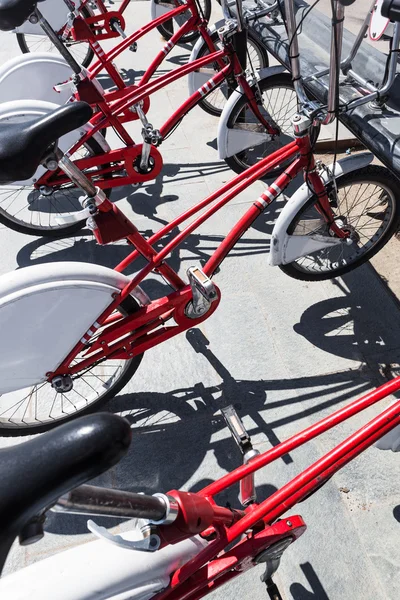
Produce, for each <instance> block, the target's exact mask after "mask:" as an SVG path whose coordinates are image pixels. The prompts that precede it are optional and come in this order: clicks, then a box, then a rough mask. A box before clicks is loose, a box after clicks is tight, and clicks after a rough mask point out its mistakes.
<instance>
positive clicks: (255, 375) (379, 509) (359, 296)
mask: <svg viewBox="0 0 400 600" xmlns="http://www.w3.org/2000/svg"><path fill="white" fill-rule="evenodd" d="M321 4H322V2H321ZM357 4H358V5H365V3H364V4H363V3H362V2H358V3H357V2H356V5H357ZM354 10H356V9H355V8H354ZM360 12H361V9H360ZM214 14H215V17H216V18H215V20H217V18H219V13H218V6H217V5H216V8H215V11H214ZM149 19H150V15H149V4H148V3H147V2H141V1H139V2H132V4H131V5H130V7H129V10H128V12H127V22H128V27H127V31H128V32H131V31H133V30H134V29H136V28H137V27H138V26H139V25H141V24H144V23H146V22H147V21H148V20H149ZM161 44H162V41H161V40H160V36H159V34H158V33H157V32H155V33H152V34H150V35H148V36H147V37H146V38H145V39H144V40H143V41H142V42H141V43H140V44H139V49H138V52H137V53H136V54H132V53H130V52H126V53H125V54H124V55H123V56H121V57H120V58H119V59H118V60H117V64H118V66H119V67H120V68H123V69H125V70H126V76H127V77H129V79H130V80H131V81H134V80H135V78H136V79H137V77H138V74H139V73H140V72H141V71H142V69H143V67H144V66H145V65H148V64H149V63H150V61H151V58H152V57H153V56H154V55H155V53H156V51H157V50H158V48H160V46H161ZM104 45H105V47H110V44H107V45H106V44H104ZM189 51H190V48H178V49H176V50H175V51H174V52H173V53H172V54H171V55H170V57H169V58H168V59H167V60H166V62H165V65H163V66H162V69H166V70H170V69H172V68H174V67H176V66H177V65H178V64H181V63H182V62H184V61H185V60H186V59H187V55H188V52H189ZM18 52H19V50H18V47H17V45H16V43H15V39H14V37H13V36H12V35H11V34H1V35H0V59H1V60H6V59H8V58H11V57H13V56H16V55H17V54H18ZM186 97H187V87H186V81H185V80H184V79H182V80H180V81H178V82H177V83H175V84H173V85H171V86H170V87H168V88H167V89H165V90H163V91H161V92H159V93H158V94H156V95H155V96H154V98H153V99H152V104H151V109H150V112H149V118H150V120H151V122H152V123H153V124H154V125H155V126H159V125H161V124H162V122H163V121H164V120H165V118H166V117H167V116H169V115H170V114H171V111H172V110H173V108H174V107H177V106H178V105H179V103H180V102H182V101H183V100H184V99H185V98H186ZM135 131H137V130H135ZM216 131H217V120H216V119H215V118H213V117H211V116H208V115H206V114H205V113H204V112H203V111H202V110H201V109H199V108H196V109H194V110H193V111H192V113H191V114H190V115H188V116H187V117H186V118H185V119H184V121H183V122H182V124H181V125H180V127H179V128H178V129H177V130H176V131H175V132H174V134H173V135H172V136H171V137H170V138H169V139H168V140H167V141H166V142H165V144H163V146H162V148H161V152H162V155H163V158H164V163H165V166H164V170H163V172H162V175H161V176H160V177H158V178H157V180H156V181H155V182H151V183H150V184H149V185H146V186H143V187H142V188H139V189H136V190H135V189H131V188H129V189H128V188H124V189H121V190H118V191H117V192H116V194H115V195H114V196H113V199H114V200H117V201H118V203H119V206H120V207H121V208H122V209H123V210H125V211H126V213H127V214H128V216H129V217H130V218H132V219H133V220H134V222H135V224H136V225H137V226H138V228H139V230H140V231H154V230H157V229H158V228H159V227H160V225H161V224H163V223H164V222H165V221H167V220H170V219H171V218H172V217H174V216H175V215H177V214H178V213H179V212H181V211H182V210H184V209H186V208H187V207H189V206H191V205H192V204H193V203H194V202H196V201H199V200H200V199H201V198H203V197H205V196H206V195H207V194H208V193H209V192H210V191H212V190H214V189H216V188H217V187H218V186H220V185H221V184H222V183H223V182H225V181H227V180H228V179H229V178H230V177H231V176H232V173H231V172H230V171H229V170H228V169H227V167H226V165H225V164H224V163H223V162H221V161H220V160H219V159H218V154H217V151H216ZM137 133H138V132H137ZM136 137H137V138H138V137H139V135H138V134H137V135H136ZM263 188H264V186H263V184H262V183H257V184H255V185H253V186H252V187H251V188H250V189H248V190H246V192H244V193H243V194H241V195H240V196H239V197H238V198H236V199H234V200H233V201H232V202H231V203H230V204H229V206H227V207H226V208H224V209H222V210H221V211H220V212H219V213H218V214H216V215H214V216H213V217H212V218H211V219H210V220H209V221H207V223H205V224H204V225H203V226H202V227H201V228H200V230H199V231H196V232H195V233H194V234H193V235H192V236H191V237H190V239H189V240H188V241H187V243H186V244H185V245H184V246H183V247H182V248H181V249H179V251H177V252H176V253H175V254H174V255H173V256H172V258H171V264H172V265H173V266H174V267H175V268H177V269H179V272H180V273H181V274H182V275H184V273H185V271H186V269H187V268H188V267H189V266H192V265H198V264H199V262H200V260H201V259H203V258H204V257H205V256H208V255H209V254H210V252H212V250H214V249H215V248H216V247H217V245H218V244H219V242H220V241H221V240H222V239H223V237H224V236H225V235H226V234H227V232H228V231H229V229H230V228H231V227H232V225H233V224H234V223H235V222H236V221H237V220H238V219H239V218H240V216H241V215H242V214H243V212H244V210H245V209H246V208H247V206H249V204H250V203H251V202H252V201H254V199H255V198H257V197H258V195H259V194H260V192H261V191H262V189H263ZM280 208H281V206H280V205H279V204H276V205H272V208H271V210H270V211H267V212H266V213H265V214H264V215H262V216H261V217H260V218H259V220H258V221H257V222H256V223H255V225H254V227H252V228H251V229H250V230H249V231H248V232H247V234H246V235H245V236H243V238H242V239H241V240H240V241H239V242H238V244H237V246H236V248H235V249H234V250H233V251H232V253H231V255H230V256H229V258H227V259H226V261H225V262H224V264H223V266H222V269H221V272H220V273H219V274H218V276H217V277H216V283H217V284H218V286H219V287H220V289H221V290H222V301H221V304H220V306H219V308H218V310H217V311H216V313H215V314H214V315H213V316H212V317H211V318H210V319H209V320H207V321H205V322H204V323H203V324H202V325H201V327H200V328H198V329H196V330H192V331H190V332H188V333H187V334H186V335H180V336H179V337H176V338H174V339H172V340H170V341H169V342H167V343H165V344H163V345H162V346H160V347H157V348H154V349H152V350H150V351H148V352H147V353H146V355H145V357H144V359H143V362H142V364H141V366H140V369H139V370H138V372H137V374H136V376H135V378H134V379H133V380H132V381H131V382H130V383H129V384H128V385H127V386H126V387H125V389H124V390H123V391H122V392H121V393H120V394H119V395H118V396H117V397H116V398H115V399H114V400H113V401H112V402H111V403H110V404H109V410H111V411H114V412H117V413H120V414H123V415H125V416H126V417H127V418H128V419H129V420H130V422H131V423H132V427H133V430H134V436H133V443H132V446H131V449H130V451H129V454H128V456H127V457H126V458H124V459H123V460H122V461H121V463H120V464H119V465H118V466H117V467H115V468H114V469H112V471H110V472H109V473H107V474H106V475H104V476H102V477H101V478H99V480H98V481H97V483H99V484H101V485H105V486H112V487H115V488H119V489H128V490H132V491H143V492H156V491H159V492H165V491H168V490H169V489H172V488H182V489H185V490H197V489H200V488H201V487H203V486H204V485H205V484H206V483H207V482H210V481H212V480H214V479H216V478H217V477H219V476H221V475H223V474H224V473H226V472H227V471H229V470H231V469H233V468H234V467H236V466H238V465H239V462H240V457H239V455H238V451H237V449H236V447H235V444H234V442H233V441H232V439H231V438H230V435H229V432H228V430H227V428H226V427H225V425H224V423H223V420H222V417H221V413H220V409H221V407H224V406H226V405H228V404H234V405H235V407H236V409H237V411H238V412H239V414H240V415H241V416H242V417H243V419H244V423H245V425H246V426H247V427H248V429H249V431H250V433H251V435H252V438H253V442H254V443H255V444H256V447H257V448H258V449H259V450H260V451H262V450H266V449H267V448H269V447H271V445H275V444H276V443H277V442H278V441H280V440H283V439H285V438H287V437H289V436H290V435H292V434H294V433H296V432H297V431H299V430H300V429H302V428H305V427H307V426H308V425H310V424H311V423H314V422H316V421H317V420H318V419H320V418H322V417H323V416H326V415H328V414H330V413H331V412H333V411H334V410H336V409H337V408H339V407H341V406H344V405H345V404H346V403H347V402H350V401H351V400H352V399H354V398H356V397H357V396H359V395H361V394H363V393H365V392H366V391H368V390H370V389H372V388H373V387H374V386H375V385H377V384H379V383H381V382H382V381H383V380H384V378H383V377H382V371H385V370H386V371H385V372H387V369H388V366H389V365H390V364H392V363H396V362H397V363H399V362H400V342H399V336H398V330H397V328H398V326H399V325H400V318H399V309H398V305H397V303H396V301H395V300H394V299H393V297H392V296H391V295H390V294H389V293H388V291H387V289H386V288H385V286H384V285H383V284H382V282H381V280H380V278H379V277H378V276H377V275H376V272H375V271H374V269H373V268H372V267H371V266H370V265H365V266H363V267H361V268H360V269H358V270H356V271H354V272H352V273H350V274H348V275H346V276H345V277H344V278H342V279H337V280H335V281H328V282H322V283H313V284H311V283H302V282H298V281H295V280H292V279H290V278H288V277H287V276H286V275H284V274H283V273H282V272H281V271H280V270H279V269H272V268H270V267H269V266H268V264H267V254H268V250H269V239H270V233H271V229H272V225H273V223H274V221H275V218H276V215H277V211H279V210H280ZM0 248H1V251H2V261H1V265H0V272H1V273H6V272H7V271H10V270H13V269H16V268H19V267H23V266H28V265H32V264H39V263H44V262H48V261H61V260H78V261H88V262H96V263H99V264H102V265H106V266H110V267H112V266H114V265H115V264H117V263H118V262H119V261H120V260H121V259H122V258H123V257H124V256H126V254H127V249H126V247H125V246H123V245H113V246H109V247H97V246H96V245H95V244H94V241H93V238H92V237H91V235H90V233H89V232H85V233H83V234H82V235H77V236H75V237H72V238H68V239H62V240H55V241H48V240H44V239H39V238H32V237H28V236H24V235H20V234H17V233H15V232H13V231H10V230H7V229H6V228H1V237H0ZM163 289H164V286H163V283H162V281H161V280H155V279H153V280H152V281H150V282H149V284H148V285H147V287H146V290H147V291H148V292H149V293H151V294H155V293H156V292H158V293H162V291H163ZM388 402H389V400H388V401H385V402H384V403H381V405H380V407H382V405H385V406H386V405H387V404H388ZM377 412H378V408H375V409H370V410H369V411H367V414H365V415H364V416H360V417H355V418H353V419H352V421H351V422H349V423H348V424H345V425H343V426H341V427H340V428H339V429H338V430H337V431H332V432H330V433H328V434H325V435H324V436H323V437H322V438H320V439H319V440H316V441H314V442H312V443H309V444H307V445H306V446H304V447H303V448H301V449H299V450H297V451H295V452H293V453H292V454H290V455H287V456H285V457H284V458H283V459H281V460H279V461H277V462H276V463H274V464H272V465H270V466H269V467H268V468H266V469H264V470H263V471H261V472H259V473H258V474H257V477H256V484H257V489H258V495H259V499H263V498H265V497H267V496H268V495H269V494H270V493H271V492H273V491H274V490H275V489H276V488H278V487H280V486H281V485H283V484H284V483H285V482H286V481H288V480H289V479H290V478H291V477H293V476H294V475H296V474H297V473H299V472H300V471H301V470H303V469H304V468H305V467H307V466H308V465H309V464H311V463H312V462H313V461H315V460H317V459H318V458H319V457H320V456H321V455H322V454H323V453H324V452H326V451H328V450H329V449H330V448H332V447H333V446H334V445H335V444H336V443H339V442H340V441H341V440H342V439H343V438H344V437H345V436H346V435H349V434H350V433H351V432H352V431H354V430H355V429H357V428H358V427H360V426H361V425H362V424H363V423H364V422H365V421H366V419H367V417H368V416H371V415H374V414H376V413H377ZM21 441H22V440H21V439H18V440H17V439H15V440H12V439H9V438H7V439H5V438H3V439H0V446H2V447H4V446H9V445H11V444H13V443H16V442H21ZM399 458H400V457H399V455H398V454H397V455H396V454H393V453H391V452H382V451H379V450H377V449H376V448H371V449H369V450H368V451H367V452H365V453H364V454H363V455H362V456H360V457H359V458H358V459H357V460H355V461H354V462H353V463H351V464H350V465H349V466H347V467H345V468H344V469H343V470H342V471H341V472H340V473H338V474H337V475H336V476H335V477H333V478H332V479H331V480H330V481H329V482H328V483H327V484H326V485H325V486H324V487H323V488H322V489H321V490H320V491H318V493H316V494H315V495H313V496H312V497H310V498H309V499H308V500H307V501H306V502H304V503H302V504H301V505H299V506H298V507H295V508H294V509H292V510H291V511H290V513H289V514H301V515H302V516H303V518H304V519H305V521H306V523H307V525H308V530H307V531H306V533H305V534H304V535H303V536H302V537H301V538H300V539H299V540H298V541H296V543H295V544H294V545H293V546H292V547H290V548H289V549H288V550H287V551H286V553H285V554H284V556H283V559H282V563H281V567H280V569H279V571H278V574H277V576H276V582H277V583H278V585H279V588H280V590H281V594H282V597H283V598H284V599H285V600H343V598H344V597H351V598H352V600H375V599H376V598H379V599H382V600H383V599H384V600H398V598H399V596H400V577H399V567H400V545H399V543H398V542H399V533H400V492H399V475H400V468H399ZM228 498H229V500H230V501H231V502H232V503H233V504H236V505H237V490H236V489H233V490H231V491H230V493H229V496H224V498H223V500H226V499H228ZM85 521H86V520H85V518H83V517H78V516H72V515H71V516H62V515H56V514H51V515H50V516H49V518H48V520H47V525H46V536H45V538H44V539H43V540H42V541H40V542H39V543H37V544H35V545H33V546H28V547H25V548H22V547H19V546H18V544H17V543H16V544H15V546H14V547H13V551H12V552H11V554H10V557H9V560H8V562H7V564H6V569H5V572H6V573H7V572H11V571H14V570H17V569H20V568H21V567H23V566H25V565H28V564H31V563H32V562H34V561H37V560H40V559H42V558H44V557H45V556H48V555H49V554H51V553H53V552H59V551H60V550H63V549H65V548H69V547H72V546H74V545H77V544H81V543H84V542H86V541H88V540H90V539H91V538H92V536H91V535H89V534H88V533H87V529H86V524H85ZM96 521H97V522H99V523H100V522H102V520H101V519H96ZM103 524H104V525H105V526H107V527H110V528H111V527H113V526H114V525H115V522H111V521H109V520H106V519H105V520H103ZM128 527H129V523H124V524H123V523H121V524H119V525H118V526H117V527H116V529H114V531H123V530H124V529H126V528H128ZM261 573H262V568H261V567H257V568H256V569H255V570H253V571H250V572H248V573H246V574H244V575H242V576H241V577H239V578H238V579H237V580H236V581H235V582H233V583H231V584H229V585H227V586H226V587H224V588H223V589H221V590H220V591H218V592H216V593H214V598H221V600H222V598H224V599H227V598H228V599H229V598H238V597H241V598H257V599H261V598H266V592H265V589H264V587H263V584H261V583H260V581H259V575H261ZM69 576H71V577H73V573H71V574H69ZM28 597H29V590H27V598H28ZM54 598H57V592H56V591H54ZM7 600H8V599H7ZM10 600H11V599H10Z"/></svg>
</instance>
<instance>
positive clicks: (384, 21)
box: [368, 0, 393, 42]
mask: <svg viewBox="0 0 400 600" xmlns="http://www.w3.org/2000/svg"><path fill="white" fill-rule="evenodd" d="M382 4H383V0H377V2H376V4H375V10H373V11H372V14H371V19H370V22H369V28H368V33H369V37H370V39H371V40H372V41H373V42H376V41H378V40H380V39H381V37H382V36H383V34H384V33H385V34H386V35H388V36H390V37H393V23H391V22H390V19H388V18H386V17H384V16H383V15H382V13H381V8H382Z"/></svg>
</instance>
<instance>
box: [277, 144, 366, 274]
mask: <svg viewBox="0 0 400 600" xmlns="http://www.w3.org/2000/svg"><path fill="white" fill-rule="evenodd" d="M373 158H374V157H373V154H371V153H370V152H363V153H361V154H354V155H353V156H348V157H346V158H342V159H340V160H338V161H337V162H336V164H335V171H334V175H335V177H336V178H338V177H341V176H343V175H345V174H346V173H350V172H351V171H357V170H358V169H361V168H362V167H366V166H367V165H369V164H370V162H371V161H372V160H373ZM328 168H329V170H330V171H331V172H332V171H333V165H330V166H329V167H328ZM321 177H322V179H323V180H324V182H325V183H328V181H329V176H328V175H327V173H326V172H324V174H323V175H321ZM310 198H311V192H310V190H309V188H308V186H307V184H306V183H303V185H302V186H301V187H299V189H298V190H297V191H296V192H295V193H294V194H293V196H292V197H291V198H290V199H289V201H288V202H287V204H286V205H285V206H284V208H283V210H282V212H281V213H280V215H279V217H278V219H277V221H276V223H275V227H274V229H273V231H272V238H271V250H270V254H269V264H270V265H272V266H276V265H286V264H289V263H291V262H293V261H294V260H296V259H297V258H300V257H301V256H306V255H307V254H310V253H311V252H316V251H317V250H321V249H322V248H328V247H329V246H332V245H336V244H341V243H343V242H342V241H341V240H340V239H338V238H329V237H328V236H322V235H289V234H288V233H287V230H288V227H289V225H290V224H291V222H292V221H293V219H294V217H295V215H296V214H297V213H298V212H299V211H300V210H301V208H303V206H304V205H305V204H306V203H307V202H308V200H309V199H310Z"/></svg>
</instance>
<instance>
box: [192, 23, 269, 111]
mask: <svg viewBox="0 0 400 600" xmlns="http://www.w3.org/2000/svg"><path fill="white" fill-rule="evenodd" d="M247 36H248V40H250V41H251V43H252V44H253V46H255V47H256V48H257V51H258V52H259V53H260V55H261V57H262V62H263V64H262V66H261V68H265V67H268V65H269V56H268V52H267V51H266V50H265V48H264V47H263V46H262V44H260V42H259V40H258V38H257V37H256V36H255V35H254V34H253V33H252V32H251V31H250V30H249V31H248V32H247ZM211 39H212V41H213V42H214V43H215V42H217V41H219V37H218V32H217V31H214V32H213V33H212V34H211ZM208 52H209V50H208V46H207V44H206V43H205V42H203V44H202V46H201V48H200V50H199V52H198V54H197V58H202V57H203V56H205V55H206V54H207V53H208ZM232 92H233V90H232ZM232 92H231V93H232ZM198 106H200V108H202V109H203V110H204V112H206V113H208V114H209V115H212V116H213V117H220V116H221V114H222V110H223V109H219V108H216V107H213V106H211V105H210V103H209V102H207V97H205V99H204V100H200V101H199V102H198Z"/></svg>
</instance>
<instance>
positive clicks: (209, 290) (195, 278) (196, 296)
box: [185, 267, 218, 319]
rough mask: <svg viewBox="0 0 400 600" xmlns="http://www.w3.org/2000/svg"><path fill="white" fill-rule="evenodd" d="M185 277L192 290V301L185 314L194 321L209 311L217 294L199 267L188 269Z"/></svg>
mask: <svg viewBox="0 0 400 600" xmlns="http://www.w3.org/2000/svg"><path fill="white" fill-rule="evenodd" d="M187 276H188V278H189V284H190V287H191V288H192V301H191V302H189V304H188V306H187V307H186V311H185V312H186V316H187V317H189V318H191V319H196V318H198V317H201V316H202V315H204V314H205V313H206V312H207V311H208V310H209V308H210V306H211V304H212V302H214V301H215V300H217V299H218V294H217V290H216V288H215V285H214V284H213V282H212V281H211V279H210V278H209V277H208V276H207V275H206V274H205V273H204V272H203V271H202V270H201V269H200V268H199V267H190V268H189V269H188V270H187Z"/></svg>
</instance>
